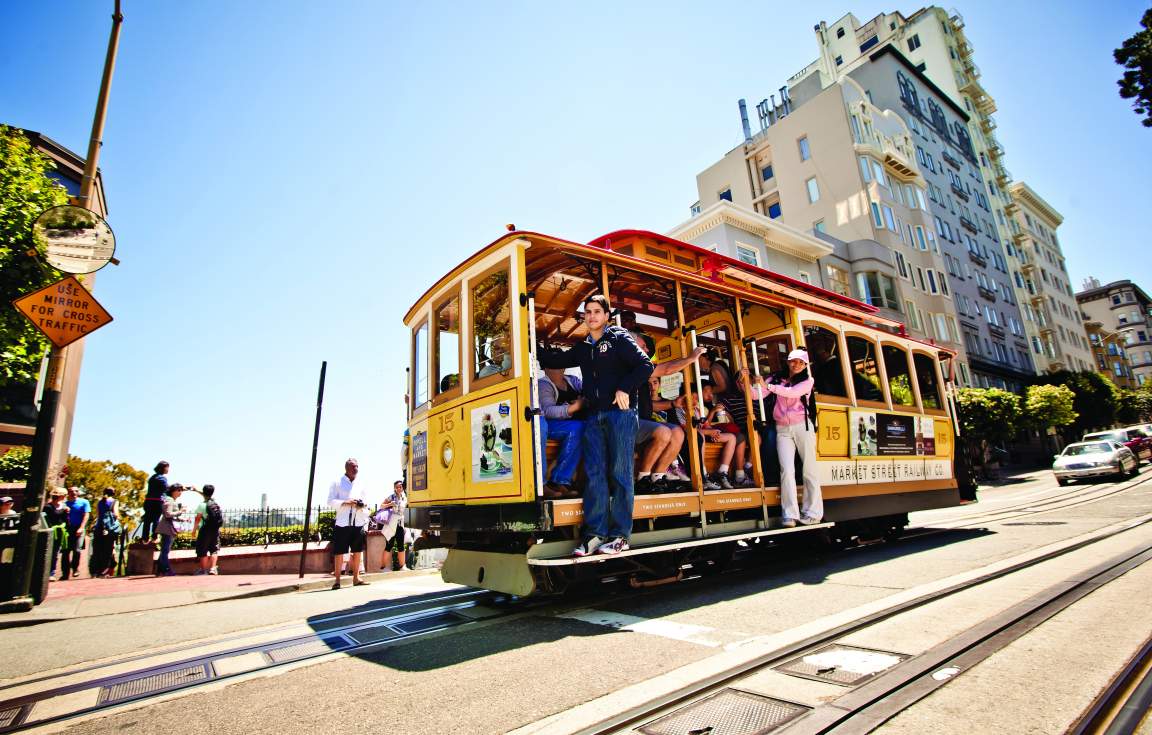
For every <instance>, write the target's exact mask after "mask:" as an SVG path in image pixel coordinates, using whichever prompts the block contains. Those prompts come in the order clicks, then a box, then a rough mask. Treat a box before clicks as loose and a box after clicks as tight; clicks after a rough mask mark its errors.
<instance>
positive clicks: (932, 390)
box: [912, 317, 944, 408]
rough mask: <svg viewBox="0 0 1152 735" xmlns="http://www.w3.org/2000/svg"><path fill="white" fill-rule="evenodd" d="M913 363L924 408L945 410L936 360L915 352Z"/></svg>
mask: <svg viewBox="0 0 1152 735" xmlns="http://www.w3.org/2000/svg"><path fill="white" fill-rule="evenodd" d="M937 319H939V317H937ZM912 362H913V364H915V366H916V382H917V384H918V385H919V386H920V400H921V401H922V402H923V404H924V408H943V406H944V401H943V399H942V398H941V396H940V383H939V381H937V380H936V365H935V360H933V359H932V358H931V357H930V356H928V355H925V354H923V353H920V352H913V353H912Z"/></svg>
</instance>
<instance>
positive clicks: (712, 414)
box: [701, 380, 749, 490]
mask: <svg viewBox="0 0 1152 735" xmlns="http://www.w3.org/2000/svg"><path fill="white" fill-rule="evenodd" d="M701 390H702V391H703V395H702V398H703V399H704V405H705V407H707V408H708V409H709V410H708V414H707V417H706V418H705V419H704V422H703V423H702V424H701V433H702V434H703V435H704V437H705V439H706V440H711V441H714V442H717V443H719V444H723V445H724V449H723V451H722V452H721V455H720V466H719V467H717V468H716V471H715V472H713V473H712V474H710V475H708V477H707V478H705V479H706V480H707V482H706V483H705V487H704V489H705V490H716V489H719V488H723V489H725V490H731V489H732V488H733V487H734V485H733V483H732V482H730V481H729V480H728V470H729V467H730V465H731V464H732V460H733V459H735V460H736V467H737V470H736V473H735V477H734V479H735V481H736V483H735V486H737V487H747V486H748V484H749V482H748V476H747V475H746V474H745V472H744V452H745V450H746V449H747V447H748V442H747V440H746V439H745V438H744V435H743V434H742V433H741V432H740V426H739V425H738V424H736V423H735V422H734V421H733V420H732V414H731V412H730V411H729V409H728V406H727V404H726V403H725V402H724V399H722V398H719V397H717V396H716V395H715V388H714V386H713V385H712V381H710V380H705V381H703V383H702V388H701ZM708 483H711V484H712V485H714V486H715V487H711V488H710V487H708Z"/></svg>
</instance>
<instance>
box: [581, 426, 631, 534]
mask: <svg viewBox="0 0 1152 735" xmlns="http://www.w3.org/2000/svg"><path fill="white" fill-rule="evenodd" d="M637 427H638V423H637V417H636V409H634V408H630V409H628V410H627V411H621V410H619V409H616V408H612V409H609V410H607V411H599V412H597V413H594V414H592V416H591V417H590V418H589V419H588V420H587V421H586V422H585V423H584V472H585V474H587V475H588V484H587V485H586V486H585V488H584V528H583V533H584V538H591V537H592V536H599V537H601V538H615V537H616V536H621V537H623V538H625V539H626V538H628V537H629V536H631V535H632V465H633V461H632V459H633V453H634V452H635V450H636V429H637Z"/></svg>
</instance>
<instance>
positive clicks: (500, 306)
mask: <svg viewBox="0 0 1152 735" xmlns="http://www.w3.org/2000/svg"><path fill="white" fill-rule="evenodd" d="M508 303H509V302H508V270H507V269H506V268H503V269H501V270H498V271H496V272H495V273H491V274H489V275H487V276H485V277H484V278H482V279H480V280H479V281H476V282H474V283H473V284H472V354H473V366H472V377H474V378H475V379H477V380H480V379H482V378H487V377H490V376H492V375H507V374H508V372H509V371H510V370H511V369H512V339H511V336H512V332H511V308H510V307H509V305H508Z"/></svg>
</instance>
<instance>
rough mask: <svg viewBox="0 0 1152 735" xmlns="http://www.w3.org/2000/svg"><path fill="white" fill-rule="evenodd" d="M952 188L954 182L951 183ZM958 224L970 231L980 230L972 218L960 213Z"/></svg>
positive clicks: (954, 186)
mask: <svg viewBox="0 0 1152 735" xmlns="http://www.w3.org/2000/svg"><path fill="white" fill-rule="evenodd" d="M952 188H953V189H955V188H956V185H955V184H953V185H952ZM964 198H965V199H967V198H968V197H967V196H965V197H964ZM960 226H961V227H964V228H965V229H967V230H969V231H971V232H979V231H980V228H978V227H977V226H976V223H975V222H973V221H972V220H970V219H968V218H967V217H965V216H964V215H960Z"/></svg>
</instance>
